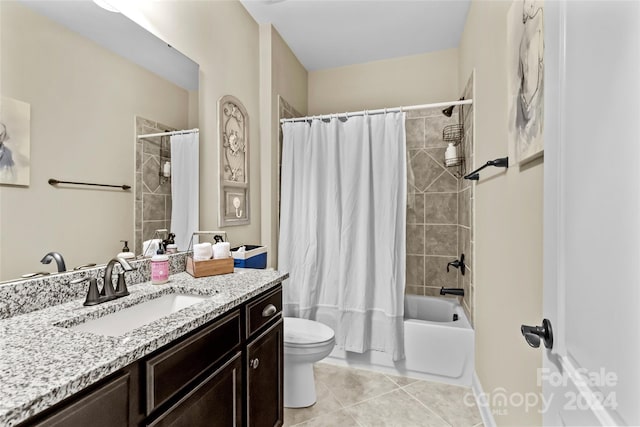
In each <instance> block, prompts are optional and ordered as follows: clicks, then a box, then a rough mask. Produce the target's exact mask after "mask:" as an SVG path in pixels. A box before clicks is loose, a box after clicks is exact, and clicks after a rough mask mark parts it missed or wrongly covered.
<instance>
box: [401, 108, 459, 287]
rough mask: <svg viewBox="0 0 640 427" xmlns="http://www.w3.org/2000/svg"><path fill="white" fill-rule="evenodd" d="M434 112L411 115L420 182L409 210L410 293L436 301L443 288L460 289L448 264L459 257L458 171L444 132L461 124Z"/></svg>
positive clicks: (410, 140) (413, 161)
mask: <svg viewBox="0 0 640 427" xmlns="http://www.w3.org/2000/svg"><path fill="white" fill-rule="evenodd" d="M457 113H458V109H457V108H456V109H455V110H454V114H453V115H452V116H451V117H446V116H445V115H444V114H442V111H441V109H437V108H430V109H424V110H416V111H410V112H408V113H407V120H406V134H407V150H408V152H409V160H410V166H411V168H412V170H413V175H414V182H413V185H411V183H409V187H408V197H409V205H408V207H407V286H406V292H407V293H410V294H417V295H429V296H435V295H439V294H440V288H441V287H443V286H444V287H457V286H458V279H457V273H456V270H455V269H454V270H453V271H451V272H449V273H447V270H446V268H447V262H449V261H453V260H455V259H456V258H457V257H458V180H457V178H456V176H454V173H455V171H456V169H455V168H453V169H452V168H447V167H445V166H444V152H445V149H446V147H447V143H445V142H444V141H443V139H442V130H443V128H444V127H445V126H447V125H453V124H457V123H458V114H457Z"/></svg>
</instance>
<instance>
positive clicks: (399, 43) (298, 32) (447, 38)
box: [240, 0, 470, 71]
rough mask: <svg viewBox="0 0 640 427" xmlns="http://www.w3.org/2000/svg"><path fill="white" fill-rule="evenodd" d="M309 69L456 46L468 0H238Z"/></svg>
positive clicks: (340, 65) (460, 34)
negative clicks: (276, 34) (279, 36)
mask: <svg viewBox="0 0 640 427" xmlns="http://www.w3.org/2000/svg"><path fill="white" fill-rule="evenodd" d="M240 1H241V2H242V4H243V5H244V7H245V8H246V9H247V11H249V13H250V14H251V16H253V18H254V19H255V20H256V21H257V22H258V23H261V24H262V23H271V24H273V26H274V27H275V28H276V29H277V30H278V32H279V33H280V35H281V36H282V38H283V39H284V40H285V41H286V42H287V44H288V45H289V47H290V48H291V50H293V52H294V53H295V55H296V56H297V57H298V59H299V60H300V62H301V63H302V65H303V66H304V67H305V68H306V69H307V70H308V71H316V70H322V69H327V68H335V67H342V66H345V65H352V64H360V63H364V62H370V61H377V60H382V59H389V58H397V57H401V56H408V55H417V54H421V53H427V52H434V51H437V50H443V49H451V48H456V47H458V44H459V43H460V38H461V37H462V30H463V28H464V24H465V20H466V18H467V11H468V10H469V5H470V0H240Z"/></svg>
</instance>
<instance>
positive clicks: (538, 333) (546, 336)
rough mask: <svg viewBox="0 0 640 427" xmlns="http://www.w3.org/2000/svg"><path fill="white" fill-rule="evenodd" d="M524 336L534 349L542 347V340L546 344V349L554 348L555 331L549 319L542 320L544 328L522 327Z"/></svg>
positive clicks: (521, 330)
mask: <svg viewBox="0 0 640 427" xmlns="http://www.w3.org/2000/svg"><path fill="white" fill-rule="evenodd" d="M520 332H521V333H522V336H523V337H524V339H525V340H526V341H527V344H529V345H530V346H531V347H533V348H538V347H540V340H542V342H544V346H545V347H546V348H549V349H551V348H553V330H552V328H551V321H550V320H549V319H543V320H542V326H528V325H522V326H520Z"/></svg>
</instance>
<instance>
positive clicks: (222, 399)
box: [147, 352, 242, 427]
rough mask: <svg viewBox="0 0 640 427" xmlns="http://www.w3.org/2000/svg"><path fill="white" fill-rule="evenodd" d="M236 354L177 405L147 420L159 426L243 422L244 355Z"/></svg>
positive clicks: (215, 426)
mask: <svg viewBox="0 0 640 427" xmlns="http://www.w3.org/2000/svg"><path fill="white" fill-rule="evenodd" d="M241 354H242V353H240V352H238V353H236V354H235V356H234V357H232V358H231V360H229V361H228V362H227V363H225V364H224V365H223V366H222V367H221V368H220V369H218V370H217V371H215V372H214V373H213V374H211V375H210V376H209V377H207V378H206V379H205V380H204V381H202V382H201V383H200V384H199V385H197V386H196V387H195V388H194V389H193V390H192V391H191V392H190V393H188V394H187V395H186V396H185V397H183V398H182V399H180V400H179V401H178V402H177V403H176V404H175V405H173V406H172V407H171V408H169V409H168V410H167V411H166V412H164V413H163V414H162V415H160V416H159V417H158V418H157V419H155V420H153V421H151V422H149V423H147V426H154V427H155V426H158V427H169V426H172V427H199V426H203V427H204V426H206V427H218V426H219V427H231V426H234V427H235V426H240V425H241V424H242V357H241Z"/></svg>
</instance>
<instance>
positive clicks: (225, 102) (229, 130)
mask: <svg viewBox="0 0 640 427" xmlns="http://www.w3.org/2000/svg"><path fill="white" fill-rule="evenodd" d="M218 136H219V139H218V141H219V147H218V148H219V153H220V191H219V209H220V210H219V215H218V225H219V226H220V227H226V226H232V225H245V224H249V223H250V222H251V217H250V216H249V115H248V114H247V110H246V108H244V105H242V102H240V100H239V99H238V98H236V97H234V96H232V95H225V96H223V97H222V98H220V99H219V100H218Z"/></svg>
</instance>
